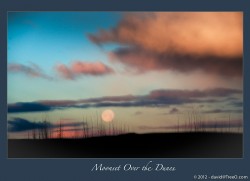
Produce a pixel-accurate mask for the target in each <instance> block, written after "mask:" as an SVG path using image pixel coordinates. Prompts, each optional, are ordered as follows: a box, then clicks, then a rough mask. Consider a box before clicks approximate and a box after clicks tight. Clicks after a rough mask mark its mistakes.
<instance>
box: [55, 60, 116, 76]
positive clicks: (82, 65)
mask: <svg viewBox="0 0 250 181" xmlns="http://www.w3.org/2000/svg"><path fill="white" fill-rule="evenodd" d="M55 68H56V71H57V72H58V73H59V74H60V75H61V76H62V77H63V78H65V79H69V80H73V79H75V78H76V77H79V76H81V75H91V76H100V75H107V74H111V73H114V70H113V69H112V68H110V67H108V66H107V65H105V64H103V63H101V62H94V63H90V62H80V61H75V62H73V63H72V64H71V65H70V66H66V65H64V64H59V65H57V66H56V67H55Z"/></svg>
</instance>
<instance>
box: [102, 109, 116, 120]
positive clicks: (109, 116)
mask: <svg viewBox="0 0 250 181" xmlns="http://www.w3.org/2000/svg"><path fill="white" fill-rule="evenodd" d="M114 117H115V113H114V112H113V111H112V110H110V109H107V110H105V111H103V112H102V120H103V121H105V122H111V121H113V119H114Z"/></svg>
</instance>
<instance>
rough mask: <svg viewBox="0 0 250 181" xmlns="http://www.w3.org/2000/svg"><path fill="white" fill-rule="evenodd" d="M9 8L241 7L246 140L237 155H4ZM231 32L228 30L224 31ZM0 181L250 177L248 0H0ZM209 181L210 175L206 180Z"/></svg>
mask: <svg viewBox="0 0 250 181" xmlns="http://www.w3.org/2000/svg"><path fill="white" fill-rule="evenodd" d="M9 11H241V12H243V14H244V15H243V17H244V33H243V34H244V56H243V66H244V69H243V70H244V71H243V72H244V76H243V78H244V93H243V97H244V100H243V102H244V111H243V114H244V134H243V136H244V143H243V145H244V146H243V148H244V150H243V158H240V159H168V158H166V159H150V158H147V159H8V153H7V134H6V131H7V130H6V128H7V127H6V124H7V121H6V120H7V13H8V12H9ZM228 31H230V30H228ZM0 50H1V51H0V168H1V170H0V180H1V181H17V180H18V181H90V180H91V181H98V180H105V181H106V180H110V181H112V180H119V181H127V180H143V181H151V180H153V179H157V181H166V180H171V181H175V180H176V181H179V180H185V181H189V180H195V179H194V175H209V176H211V175H247V176H248V177H249V178H248V179H250V173H249V166H250V122H249V120H250V111H249V109H250V71H249V70H250V64H249V61H250V60H249V59H250V3H249V2H248V0H137V1H136V0H1V2H0ZM149 161H153V162H155V163H162V164H164V165H167V166H173V167H176V171H175V172H163V171H160V172H156V171H151V172H143V171H122V170H121V171H119V172H108V171H98V172H93V171H91V169H92V168H93V166H94V165H95V164H100V163H102V164H104V165H109V166H116V165H125V164H127V163H128V164H131V165H134V166H142V165H145V164H146V163H147V162H149ZM208 180H209V179H208Z"/></svg>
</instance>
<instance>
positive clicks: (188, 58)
mask: <svg viewBox="0 0 250 181" xmlns="http://www.w3.org/2000/svg"><path fill="white" fill-rule="evenodd" d="M89 38H90V40H92V41H93V42H94V43H96V44H99V45H101V44H104V43H110V42H111V43H112V42H114V43H120V44H122V45H127V46H126V47H127V48H119V49H117V50H115V51H114V52H112V53H111V57H112V59H114V60H118V62H120V63H123V64H125V65H126V66H130V67H134V68H136V69H138V70H139V71H148V70H166V69H168V70H169V69H170V70H175V71H180V72H188V71H193V70H197V69H200V70H205V71H206V72H210V70H211V73H216V74H223V71H226V73H225V74H226V75H227V76H228V75H232V76H241V73H242V52H243V18H242V13H240V12H156V13H128V14H126V15H125V16H124V18H123V19H122V20H121V21H120V22H119V24H118V25H117V26H116V27H115V28H113V29H110V30H100V31H99V32H98V33H97V34H91V35H89ZM218 61H219V62H218ZM227 68H228V70H226V69H227Z"/></svg>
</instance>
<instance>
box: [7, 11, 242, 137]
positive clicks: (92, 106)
mask: <svg viewBox="0 0 250 181" xmlns="http://www.w3.org/2000/svg"><path fill="white" fill-rule="evenodd" d="M7 51H8V136H9V138H27V135H28V134H29V133H30V132H32V131H33V130H34V129H39V128H42V127H44V124H43V121H44V120H46V122H48V123H49V126H50V127H51V130H53V131H52V134H53V136H54V137H56V135H58V127H59V125H63V129H64V136H65V137H73V136H75V135H80V134H81V133H83V130H82V126H83V125H85V126H86V127H88V129H90V127H91V130H92V132H94V133H93V134H92V136H93V135H95V134H96V133H97V132H98V130H99V129H100V128H99V127H100V125H103V127H105V128H110V126H112V125H113V126H115V128H116V130H122V131H123V132H135V133H149V132H173V131H174V132H176V131H179V130H182V131H185V130H187V129H189V130H190V129H191V130H197V129H196V128H192V127H194V125H196V126H198V127H200V129H202V130H204V129H206V130H210V131H211V130H216V129H219V130H220V131H225V130H227V131H228V130H229V131H240V130H241V129H240V127H242V122H243V76H242V69H243V68H242V67H243V15H242V13H240V12H9V13H8V50H7ZM107 109H108V110H111V111H112V112H113V113H114V118H113V119H112V121H110V122H105V120H103V119H102V113H103V111H104V110H107ZM80 123H81V124H80ZM90 125H91V126H90ZM201 127H202V128H201ZM215 128H216V129H215ZM122 131H120V132H119V131H118V132H119V133H121V132H122Z"/></svg>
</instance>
